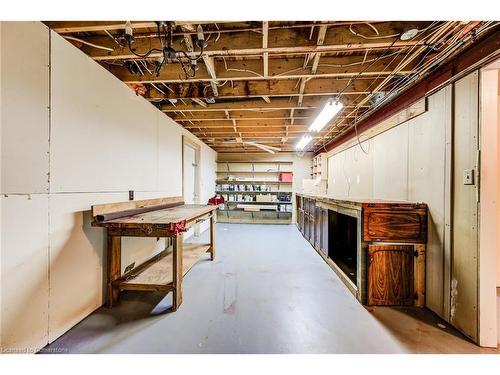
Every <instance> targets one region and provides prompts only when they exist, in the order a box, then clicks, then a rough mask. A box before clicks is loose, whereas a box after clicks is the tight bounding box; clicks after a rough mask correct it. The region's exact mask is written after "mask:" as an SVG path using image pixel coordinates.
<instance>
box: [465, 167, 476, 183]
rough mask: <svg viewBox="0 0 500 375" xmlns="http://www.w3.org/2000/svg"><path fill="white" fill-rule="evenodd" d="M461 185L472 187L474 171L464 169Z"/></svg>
mask: <svg viewBox="0 0 500 375" xmlns="http://www.w3.org/2000/svg"><path fill="white" fill-rule="evenodd" d="M462 183H463V184H464V185H474V169H464V174H463V177H462Z"/></svg>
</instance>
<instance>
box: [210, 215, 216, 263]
mask: <svg viewBox="0 0 500 375" xmlns="http://www.w3.org/2000/svg"><path fill="white" fill-rule="evenodd" d="M210 259H211V260H214V259H215V214H214V213H213V212H212V216H210Z"/></svg>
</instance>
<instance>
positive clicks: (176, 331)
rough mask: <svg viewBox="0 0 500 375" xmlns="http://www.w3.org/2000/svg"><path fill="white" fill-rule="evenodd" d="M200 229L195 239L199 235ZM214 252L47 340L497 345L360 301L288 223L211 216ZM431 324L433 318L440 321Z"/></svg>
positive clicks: (347, 349) (199, 348)
mask: <svg viewBox="0 0 500 375" xmlns="http://www.w3.org/2000/svg"><path fill="white" fill-rule="evenodd" d="M206 236H207V234H206V233H205V234H204V235H202V237H201V240H206ZM216 236H217V237H216V238H217V256H216V260H215V261H214V262H211V261H209V260H208V256H207V258H204V259H202V260H200V261H199V262H198V263H197V264H196V265H195V266H194V267H193V268H192V269H191V271H190V272H189V273H188V274H187V275H186V277H185V279H184V290H183V293H184V302H183V304H182V306H181V307H180V309H179V310H178V311H177V312H175V313H169V312H165V311H166V310H167V309H168V308H169V306H170V304H171V295H167V296H166V297H163V296H161V295H157V294H153V293H132V292H127V293H122V297H121V304H120V305H119V306H117V307H115V308H113V309H111V310H110V309H107V308H104V307H103V308H100V309H99V310H97V311H95V312H94V313H93V314H91V315H90V316H88V317H87V318H86V319H84V320H83V321H82V322H80V323H79V324H78V325H76V326H75V327H74V328H72V329H71V330H70V331H68V332H67V333H66V334H64V335H63V336H62V337H60V338H59V339H58V340H56V341H55V342H54V343H52V344H51V345H49V346H48V347H47V348H49V349H51V350H52V349H57V351H62V352H70V353H495V352H496V351H494V350H489V349H481V348H479V347H477V346H476V345H474V344H472V343H470V342H469V341H467V340H466V339H465V338H464V337H463V336H461V335H460V334H459V333H458V332H457V331H455V330H454V329H453V328H451V327H450V326H449V325H447V324H445V323H444V322H443V321H441V320H440V319H439V318H437V317H436V316H435V315H434V314H433V313H432V312H430V311H428V310H426V309H418V308H389V307H378V308H365V307H363V306H362V305H361V304H359V303H358V301H357V300H356V299H355V298H354V297H353V295H352V294H350V293H349V291H348V290H347V289H346V288H345V286H344V285H343V284H342V282H341V281H340V280H339V279H338V277H337V276H336V275H335V273H334V272H333V271H332V270H331V269H330V267H329V266H328V265H327V264H326V263H325V262H324V261H323V259H322V258H321V257H320V256H319V255H318V254H317V253H316V252H315V251H314V250H313V249H312V247H311V246H310V245H309V243H308V242H307V241H306V240H305V239H304V238H303V237H302V236H301V234H300V233H299V231H298V230H297V228H296V227H295V226H293V225H245V224H217V229H216ZM438 324H440V325H441V327H440V326H438Z"/></svg>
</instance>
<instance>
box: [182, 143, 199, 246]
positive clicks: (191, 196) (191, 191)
mask: <svg viewBox="0 0 500 375" xmlns="http://www.w3.org/2000/svg"><path fill="white" fill-rule="evenodd" d="M183 147H184V157H183V171H184V173H183V179H184V180H183V184H184V203H185V204H194V203H199V202H198V199H197V198H198V197H197V195H196V192H197V189H196V185H197V183H198V181H197V168H198V166H197V165H196V150H195V149H194V148H193V147H190V146H189V145H187V144H185V145H184V146H183ZM193 234H194V235H195V236H198V235H199V228H198V225H194V226H193V227H191V228H190V229H189V230H188V231H187V232H186V233H185V235H184V238H189V237H191V236H192V235H193Z"/></svg>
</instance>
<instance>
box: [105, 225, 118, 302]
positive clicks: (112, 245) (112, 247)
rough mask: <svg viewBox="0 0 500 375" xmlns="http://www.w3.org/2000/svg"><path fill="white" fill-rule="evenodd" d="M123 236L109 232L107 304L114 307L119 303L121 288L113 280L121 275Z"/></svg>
mask: <svg viewBox="0 0 500 375" xmlns="http://www.w3.org/2000/svg"><path fill="white" fill-rule="evenodd" d="M121 256H122V238H121V236H112V235H110V234H108V280H107V281H108V288H107V290H108V293H107V305H108V307H113V305H115V304H117V303H118V297H119V295H120V289H119V288H118V287H117V286H114V285H113V282H114V281H115V280H117V279H119V278H120V276H121Z"/></svg>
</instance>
